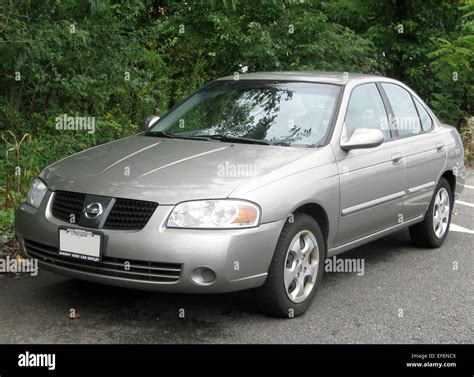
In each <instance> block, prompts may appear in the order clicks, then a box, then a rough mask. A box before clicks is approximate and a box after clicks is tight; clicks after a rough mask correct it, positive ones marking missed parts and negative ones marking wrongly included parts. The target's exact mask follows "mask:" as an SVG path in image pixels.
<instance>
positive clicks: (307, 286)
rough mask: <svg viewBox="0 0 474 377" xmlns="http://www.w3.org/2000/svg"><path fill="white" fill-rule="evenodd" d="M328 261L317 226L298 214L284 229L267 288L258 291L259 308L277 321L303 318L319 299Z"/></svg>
mask: <svg viewBox="0 0 474 377" xmlns="http://www.w3.org/2000/svg"><path fill="white" fill-rule="evenodd" d="M313 244H315V245H314V247H313V246H312V245H313ZM298 249H299V251H298ZM295 250H296V251H295ZM325 259H326V245H325V242H324V239H323V235H322V232H321V229H320V227H319V225H318V223H317V222H316V221H315V220H314V219H313V218H312V217H310V216H308V215H305V214H296V215H295V216H294V221H292V222H291V221H289V220H288V221H287V222H286V224H285V226H284V227H283V230H282V232H281V234H280V238H279V239H278V243H277V246H276V248H275V253H274V254H273V259H272V262H271V264H270V268H269V270H268V276H267V279H266V281H265V284H264V285H263V286H262V287H260V288H258V289H257V291H256V298H257V305H258V306H259V307H260V309H261V310H262V311H263V312H264V313H266V314H269V315H272V316H276V317H286V318H292V317H296V316H299V315H301V314H303V313H304V312H305V311H306V310H307V309H308V307H309V306H310V305H311V302H312V301H313V299H314V297H315V295H316V291H317V289H318V287H319V285H320V282H321V279H322V277H323V272H324V262H325ZM292 279H293V280H292ZM289 281H291V284H288V282H289ZM290 296H291V297H292V298H290Z"/></svg>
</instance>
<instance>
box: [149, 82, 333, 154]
mask: <svg viewBox="0 0 474 377" xmlns="http://www.w3.org/2000/svg"><path fill="white" fill-rule="evenodd" d="M339 91H340V86H338V85H333V84H320V83H306V82H270V81H248V80H241V81H214V82H212V83H211V84H209V85H207V86H205V87H204V88H203V89H201V90H199V91H198V92H197V93H196V94H194V95H193V96H191V97H190V98H188V99H187V100H186V101H184V102H183V103H182V104H180V105H179V106H177V107H176V108H175V109H173V110H172V111H171V112H169V113H168V114H167V115H166V116H165V117H164V118H162V119H161V120H160V121H159V122H158V123H157V124H156V125H155V126H154V127H153V128H152V129H151V130H150V131H149V132H148V133H147V134H153V133H166V134H168V135H173V136H182V137H193V136H196V137H197V136H200V137H211V136H220V137H221V141H228V140H226V137H227V138H235V139H237V138H241V139H247V141H250V140H253V141H262V142H263V143H264V144H266V143H268V144H277V145H290V146H292V145H304V146H315V145H318V144H320V143H321V142H322V141H323V140H324V138H325V135H326V134H327V132H328V129H329V125H330V123H331V119H332V116H333V113H334V108H335V104H336V101H337V97H338V94H339Z"/></svg>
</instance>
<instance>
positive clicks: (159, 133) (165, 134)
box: [144, 131, 210, 140]
mask: <svg viewBox="0 0 474 377" xmlns="http://www.w3.org/2000/svg"><path fill="white" fill-rule="evenodd" d="M144 135H145V136H155V137H166V138H169V139H186V140H210V139H209V137H207V136H204V135H203V136H181V135H176V134H170V133H168V132H166V131H149V132H147V133H145V134H144Z"/></svg>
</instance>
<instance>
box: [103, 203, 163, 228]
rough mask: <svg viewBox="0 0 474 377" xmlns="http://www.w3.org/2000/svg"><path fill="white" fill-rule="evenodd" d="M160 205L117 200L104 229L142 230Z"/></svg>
mask: <svg viewBox="0 0 474 377" xmlns="http://www.w3.org/2000/svg"><path fill="white" fill-rule="evenodd" d="M157 206H158V203H154V202H146V201H143V200H132V199H120V198H119V199H117V201H116V202H115V204H114V206H113V207H112V211H110V213H109V216H108V217H107V220H106V221H105V225H104V228H106V229H141V228H143V227H144V226H145V225H146V223H147V222H148V220H149V219H150V217H151V215H153V212H155V209H156V207H157Z"/></svg>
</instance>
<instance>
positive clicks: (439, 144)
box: [436, 142, 444, 152]
mask: <svg viewBox="0 0 474 377" xmlns="http://www.w3.org/2000/svg"><path fill="white" fill-rule="evenodd" d="M436 150H437V151H438V152H442V151H444V143H442V142H441V143H438V144H436Z"/></svg>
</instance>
